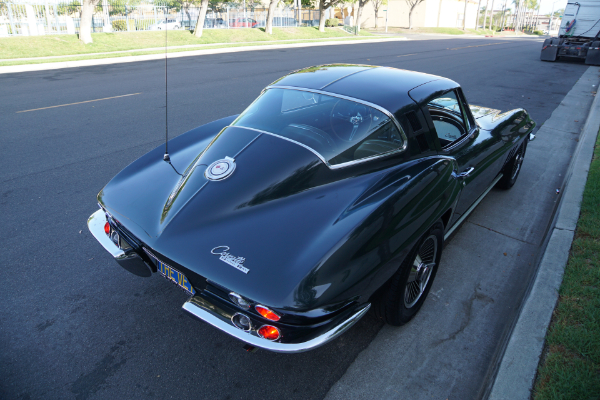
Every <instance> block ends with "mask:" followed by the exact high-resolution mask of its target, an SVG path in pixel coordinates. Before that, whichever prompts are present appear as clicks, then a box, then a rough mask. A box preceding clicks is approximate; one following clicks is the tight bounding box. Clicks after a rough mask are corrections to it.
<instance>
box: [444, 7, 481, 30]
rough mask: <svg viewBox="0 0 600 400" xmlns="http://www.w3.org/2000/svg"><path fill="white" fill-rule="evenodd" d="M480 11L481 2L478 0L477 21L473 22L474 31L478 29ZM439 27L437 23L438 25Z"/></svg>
mask: <svg viewBox="0 0 600 400" xmlns="http://www.w3.org/2000/svg"><path fill="white" fill-rule="evenodd" d="M480 10H481V0H479V3H478V4H477V19H476V20H475V30H477V29H479V12H480ZM438 25H439V23H438Z"/></svg>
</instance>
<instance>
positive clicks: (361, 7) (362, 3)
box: [356, 0, 366, 32]
mask: <svg viewBox="0 0 600 400" xmlns="http://www.w3.org/2000/svg"><path fill="white" fill-rule="evenodd" d="M365 3H366V1H365V2H362V1H360V0H359V1H358V9H357V10H356V29H357V32H360V16H361V14H362V9H363V7H364V6H365Z"/></svg>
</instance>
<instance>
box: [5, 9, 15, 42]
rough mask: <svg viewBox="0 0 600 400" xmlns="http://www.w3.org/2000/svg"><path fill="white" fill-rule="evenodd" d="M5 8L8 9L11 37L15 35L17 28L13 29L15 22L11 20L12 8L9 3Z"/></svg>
mask: <svg viewBox="0 0 600 400" xmlns="http://www.w3.org/2000/svg"><path fill="white" fill-rule="evenodd" d="M6 7H7V8H8V19H9V21H10V31H11V32H12V34H13V35H15V36H16V35H17V28H16V27H15V21H14V20H13V14H12V8H11V6H10V3H6Z"/></svg>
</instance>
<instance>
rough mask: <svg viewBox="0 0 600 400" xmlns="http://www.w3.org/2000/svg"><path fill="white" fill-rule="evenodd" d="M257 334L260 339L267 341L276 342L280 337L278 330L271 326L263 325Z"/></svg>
mask: <svg viewBox="0 0 600 400" xmlns="http://www.w3.org/2000/svg"><path fill="white" fill-rule="evenodd" d="M258 334H259V335H260V337H262V338H264V339H267V340H277V339H279V338H280V337H281V333H279V329H277V328H275V327H274V326H271V325H263V326H261V327H260V329H259V330H258Z"/></svg>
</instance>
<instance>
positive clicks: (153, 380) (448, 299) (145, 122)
mask: <svg viewBox="0 0 600 400" xmlns="http://www.w3.org/2000/svg"><path fill="white" fill-rule="evenodd" d="M540 47H541V41H538V40H528V39H513V40H506V39H468V38H465V39H460V38H459V39H444V40H427V41H406V42H394V43H382V44H354V45H346V46H328V47H314V48H300V49H291V50H270V51H254V52H245V53H238V54H222V55H210V56H203V57H189V58H179V59H174V60H172V61H171V62H170V63H169V131H170V132H171V133H172V135H177V134H179V133H182V132H184V131H186V130H189V129H191V128H193V127H196V126H198V125H200V124H203V123H206V122H209V121H212V120H214V119H217V118H221V117H225V116H228V115H232V114H236V113H239V112H240V111H242V110H243V109H244V108H245V107H246V106H247V105H248V104H249V103H250V102H251V101H252V100H253V99H254V98H255V97H256V96H257V95H258V94H259V92H260V90H261V89H262V88H263V87H264V86H266V85H268V84H269V83H270V82H272V81H274V80H276V79H277V78H279V77H281V76H282V75H284V74H286V73H287V72H289V71H291V70H294V69H298V68H302V67H306V66H310V65H315V64H323V63H333V62H336V63H365V64H374V65H388V66H392V67H398V68H406V69H412V70H417V71H423V72H428V73H433V74H437V75H442V76H445V77H448V78H451V79H454V80H456V81H457V82H459V83H461V85H462V86H463V88H464V89H465V93H466V96H467V99H468V101H469V102H471V103H472V104H478V105H482V106H488V107H492V108H499V109H502V110H508V109H512V108H516V107H524V108H526V109H527V110H528V111H529V112H530V114H531V115H532V117H533V118H534V119H535V120H536V121H537V122H538V124H541V123H543V122H544V121H545V120H546V119H547V118H548V117H549V116H550V114H551V113H552V111H553V110H554V109H555V108H556V107H557V106H558V105H559V103H560V102H561V100H562V99H563V97H564V96H565V94H566V93H567V92H568V91H569V90H570V89H571V88H572V86H573V85H574V84H575V82H576V81H577V79H578V78H579V77H580V76H581V75H582V73H583V72H584V71H585V70H586V69H587V66H584V65H583V64H580V63H574V62H561V63H542V62H540V61H539V51H540ZM0 88H2V97H1V99H0V116H1V120H0V121H1V125H0V126H1V128H0V146H1V148H2V157H1V161H0V163H1V164H0V165H1V168H0V182H1V186H0V209H1V210H2V212H1V213H0V226H1V227H2V229H1V230H0V238H1V239H0V240H1V241H0V243H2V247H1V249H2V251H1V252H0V265H1V266H2V268H1V269H0V302H1V304H2V307H1V308H0V398H3V399H4V398H7V399H8V398H10V399H20V398H22V399H34V398H77V399H88V398H89V399H115V398H127V399H137V398H151V397H155V398H160V399H167V398H176V399H186V398H210V399H247V398H290V399H291V398H298V399H308V398H317V399H318V398H323V397H324V396H325V395H326V394H327V392H328V390H329V389H330V387H331V386H332V385H333V384H335V383H336V382H337V381H338V380H339V379H340V377H342V376H343V374H344V372H345V371H346V369H347V368H348V367H349V366H350V365H351V363H352V361H353V360H354V359H355V358H356V357H357V355H358V354H359V353H360V352H361V350H363V349H364V348H366V346H368V345H369V343H370V342H371V341H372V340H373V338H374V337H375V336H376V335H377V333H378V331H379V330H380V329H381V327H382V324H381V323H380V322H378V321H377V320H376V319H375V317H374V316H373V315H372V314H368V315H367V316H366V317H365V318H363V319H362V320H361V321H360V322H359V323H358V324H357V325H355V326H354V327H353V328H352V329H351V330H350V331H348V332H347V333H345V334H344V335H343V336H341V337H340V338H339V339H337V340H335V341H334V342H332V343H330V344H328V345H326V346H323V347H321V348H319V349H316V350H314V351H312V352H309V353H302V354H295V355H282V354H274V353H269V352H266V351H259V352H257V353H254V354H250V353H246V352H244V351H243V350H242V348H241V347H242V346H241V344H240V342H238V341H237V340H235V339H233V338H231V337H229V336H228V335H226V334H224V333H221V332H219V331H217V330H215V329H214V328H212V327H210V326H208V325H207V324H204V323H202V322H198V321H195V320H192V319H190V318H188V317H187V316H185V315H184V313H183V312H182V311H181V305H182V304H183V302H184V301H185V299H186V296H185V295H184V294H183V293H182V292H180V291H178V290H176V289H175V288H174V287H173V286H172V285H171V284H170V283H168V282H167V281H165V280H163V279H161V278H160V277H153V278H150V279H142V278H138V277H135V276H133V275H131V274H129V273H127V272H126V271H124V270H122V269H121V268H120V267H118V266H117V264H116V263H114V262H113V261H112V260H111V259H110V256H109V255H108V254H107V253H106V252H105V251H104V249H103V248H102V247H101V246H100V245H99V244H98V243H97V242H96V241H95V239H94V238H93V237H92V235H91V234H90V233H89V232H88V230H87V226H86V221H87V218H88V216H89V215H90V214H91V213H92V212H94V211H95V210H96V209H97V206H96V201H95V196H96V194H97V193H98V191H99V190H100V189H101V188H102V187H103V185H105V184H106V182H108V181H109V180H110V179H111V177H112V176H114V175H115V174H116V173H117V172H118V171H119V170H121V169H122V168H123V167H125V166H126V165H127V164H129V163H130V162H132V161H133V160H135V159H136V158H137V157H139V156H141V155H142V154H144V153H145V152H147V151H148V150H150V149H152V148H154V147H156V146H158V145H160V144H161V143H162V142H163V140H164V121H165V117H164V111H165V109H164V101H165V96H164V63H163V62H157V61H150V62H139V63H130V64H116V65H112V66H98V67H87V68H77V69H65V70H54V71H42V72H34V73H23V74H7V75H0ZM129 94H131V96H126V97H117V98H112V97H115V96H123V95H129ZM106 98H110V99H106ZM96 99H106V100H100V101H94V102H86V101H89V100H96ZM80 102H85V103H80ZM73 103H80V104H73ZM65 104H70V105H66V106H62V107H54V108H47V107H52V106H57V105H65ZM28 110H34V111H28ZM23 111H27V112H23ZM577 118H580V117H578V116H575V118H574V122H573V127H574V130H578V129H579V126H580V125H582V124H583V123H584V122H585V120H584V119H582V120H580V119H577ZM533 143H536V142H533ZM574 145H575V142H574V141H573V145H572V146H571V147H569V146H567V147H566V148H565V149H564V151H565V152H568V151H570V150H572V148H574ZM528 151H530V150H528ZM532 153H533V156H532V155H531V154H532ZM530 156H531V158H530V159H526V162H525V164H524V169H523V174H522V176H521V179H522V181H519V182H517V183H518V184H521V185H526V184H527V182H535V181H536V180H537V179H538V175H536V174H535V173H534V171H535V165H536V161H535V160H536V157H537V158H538V159H539V160H544V159H545V158H546V157H547V156H546V155H545V154H543V153H541V152H537V153H536V152H530V153H528V157H530ZM565 159H566V161H565V160H564V159H561V163H562V164H561V165H558V166H556V168H558V170H560V168H563V169H564V170H566V167H567V165H566V163H567V162H568V157H566V158H565ZM546 161H547V160H546ZM523 178H525V179H524V180H523ZM553 179H556V180H557V181H558V180H559V178H558V177H554V178H553ZM516 187H517V186H515V188H516ZM507 193H510V192H507ZM507 196H508V195H507ZM504 199H505V200H506V199H507V197H504ZM524 200H525V199H521V200H520V201H524ZM518 203H519V201H515V199H514V197H513V200H512V203H511V202H510V201H509V200H506V202H505V203H503V204H501V205H499V206H498V207H494V206H493V204H492V203H489V202H488V203H486V204H487V205H485V204H484V203H482V207H483V209H484V210H486V213H484V214H481V213H480V214H479V218H480V221H479V222H478V223H480V224H481V225H484V224H485V223H486V217H489V218H491V216H492V215H493V214H494V213H495V212H498V210H500V211H499V212H506V207H508V206H509V205H511V204H518ZM511 206H512V205H511ZM539 207H540V210H539V212H538V213H537V214H536V215H535V218H533V219H532V221H533V222H532V223H531V224H530V225H531V226H528V228H527V229H528V230H527V231H526V232H523V238H522V240H521V241H522V242H523V246H524V247H525V248H527V250H528V252H527V253H525V252H523V254H520V253H519V257H520V258H519V259H516V257H514V259H515V261H514V263H516V264H515V266H516V267H515V268H518V269H519V270H520V271H521V272H520V273H519V274H509V273H506V271H503V270H501V269H494V268H489V269H488V270H487V271H486V273H485V274H483V273H482V274H481V277H480V278H477V279H479V281H478V280H477V279H475V281H474V283H469V285H474V286H475V287H474V288H470V289H469V290H471V291H472V295H470V296H471V297H472V299H471V300H469V298H460V296H463V292H461V291H458V290H457V291H456V292H453V291H452V288H451V287H450V288H449V289H448V290H446V291H443V292H440V291H437V292H432V296H430V299H428V301H429V300H431V299H432V298H435V299H437V300H438V301H439V300H443V303H440V304H446V306H448V305H449V306H448V307H440V308H439V310H437V308H435V307H434V308H432V310H434V311H427V312H428V313H429V312H438V313H439V317H440V318H439V320H440V321H447V320H452V319H454V320H455V321H456V329H454V328H452V329H451V330H449V331H448V332H445V336H447V339H446V342H447V341H452V342H454V343H458V344H457V345H456V346H455V347H453V348H451V349H449V350H448V351H456V349H457V348H458V349H460V351H462V352H464V353H463V354H462V355H461V356H460V357H462V358H464V359H467V360H468V358H469V357H471V355H473V354H476V355H477V357H476V359H477V360H476V361H477V362H474V363H472V364H471V363H468V362H464V363H462V364H461V365H460V370H457V369H456V368H454V367H453V366H452V365H451V362H450V361H449V359H448V357H449V355H448V354H447V353H441V354H440V353H439V348H440V347H439V346H438V347H437V349H438V350H436V351H438V352H437V353H432V352H430V350H428V349H425V348H423V349H420V350H419V353H418V355H419V356H420V357H422V358H423V359H427V360H429V362H431V363H432V364H434V363H435V364H437V365H440V364H441V365H448V369H447V374H448V376H450V377H451V379H450V387H449V388H444V390H446V392H444V393H449V394H451V396H450V398H462V399H468V398H474V397H476V396H477V395H478V394H479V393H480V389H481V384H482V381H483V380H484V378H485V376H486V373H487V368H488V366H489V364H490V363H491V362H492V361H493V359H494V358H493V357H494V351H495V349H496V348H497V346H498V345H499V343H500V342H501V340H502V335H501V330H502V329H501V328H502V326H506V325H507V324H509V323H510V322H511V318H513V317H514V309H515V308H516V307H518V305H519V304H520V300H521V298H522V296H523V293H524V292H525V289H526V287H527V285H528V282H529V279H528V278H529V277H530V276H531V274H532V268H533V267H532V266H531V265H533V264H534V263H533V262H534V260H535V255H536V249H537V246H539V245H540V243H541V241H542V238H543V234H544V232H545V228H546V225H547V223H548V219H549V218H550V211H551V210H552V207H553V200H552V199H550V198H549V199H548V200H545V201H544V202H542V203H541V204H540V205H539ZM463 228H464V227H463ZM463 228H461V229H463ZM497 240H501V239H497ZM464 241H465V238H461V239H459V238H458V237H456V238H455V239H453V240H452V241H451V242H450V244H449V245H448V248H447V250H445V251H449V252H452V249H455V250H454V253H452V254H454V258H451V261H454V262H456V263H459V261H456V260H457V259H458V260H460V254H461V253H460V251H459V250H461V249H464V252H468V253H469V256H470V257H472V256H473V253H472V252H475V251H482V250H481V247H480V246H479V245H477V243H476V242H472V241H471V242H464ZM485 246H486V245H485V244H483V248H484V249H483V251H484V252H485ZM514 250H515V252H517V251H520V250H519V249H514ZM511 259H512V258H511ZM530 264H531V265H530ZM438 279H440V275H438ZM453 279H454V281H456V285H457V287H458V286H459V285H460V284H461V281H462V280H463V279H462V278H461V277H460V276H454V277H453ZM499 280H502V282H505V284H504V285H498V284H497V283H498V281H499ZM507 280H508V283H509V284H508V285H507V284H506V282H507ZM478 285H479V286H478ZM481 285H484V286H481ZM507 288H508V289H507ZM500 289H502V290H503V291H504V292H503V293H502V296H503V297H502V298H503V299H504V302H503V306H502V307H496V309H495V310H494V312H495V320H494V323H493V324H492V325H491V326H490V327H488V328H486V329H483V330H482V331H481V333H482V334H481V335H476V334H471V335H468V336H465V337H464V339H461V335H460V333H461V332H462V331H463V330H465V327H466V326H467V325H468V324H471V325H473V324H474V323H473V321H472V319H474V317H475V316H476V313H474V312H473V310H475V309H476V308H477V307H478V306H477V305H476V306H475V308H473V306H472V305H473V304H474V303H473V301H474V300H481V301H482V302H481V304H482V307H483V306H485V304H489V303H490V302H489V300H487V299H488V298H494V296H495V294H494V293H493V291H494V290H500ZM457 296H458V297H457ZM506 299H509V300H506ZM469 301H470V303H469ZM430 302H432V303H433V302H435V300H431V301H430ZM469 304H471V308H469ZM477 304H479V303H477ZM465 307H466V308H465ZM424 310H425V308H424ZM435 310H437V311H435ZM465 318H466V323H465ZM484 320H485V319H484ZM417 323H418V322H417ZM411 324H412V323H411ZM411 324H408V325H407V326H405V327H403V328H400V329H402V330H403V332H406V335H407V336H411ZM463 325H464V326H463ZM461 327H462V328H461ZM436 329H443V328H439V327H436V326H431V330H436ZM453 329H454V330H453ZM461 340H464V342H460V341H461ZM457 341H458V342H457ZM415 346H417V347H418V338H415ZM411 363H412V361H411V360H408V359H403V360H399V362H398V368H399V369H404V370H405V371H406V370H407V369H408V368H410V364H411ZM373 368H374V369H376V368H378V364H377V360H374V363H373ZM405 375H406V374H399V375H398V376H397V378H398V379H402V377H403V376H405ZM427 379H428V382H431V383H428V385H433V386H435V385H436V382H437V384H439V385H442V384H443V385H448V382H447V381H448V380H445V379H437V380H436V379H435V377H433V378H432V377H427ZM417 393H418V392H417ZM421 393H423V398H424V397H427V398H430V396H431V395H432V394H436V393H437V394H439V393H440V392H439V391H437V392H436V391H434V390H433V389H431V387H430V388H429V390H424V391H422V392H421ZM411 398H415V397H411ZM436 398H437V397H436ZM444 398H445V397H444Z"/></svg>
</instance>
